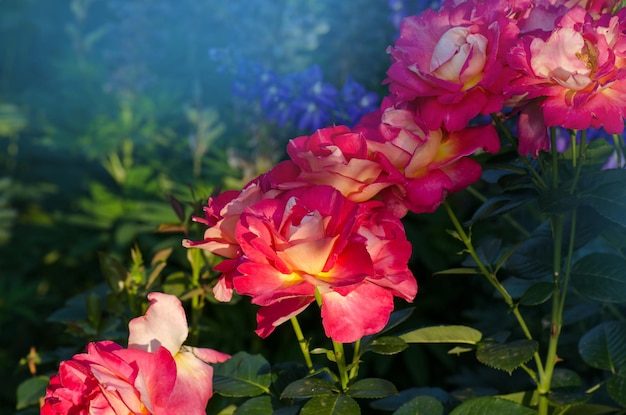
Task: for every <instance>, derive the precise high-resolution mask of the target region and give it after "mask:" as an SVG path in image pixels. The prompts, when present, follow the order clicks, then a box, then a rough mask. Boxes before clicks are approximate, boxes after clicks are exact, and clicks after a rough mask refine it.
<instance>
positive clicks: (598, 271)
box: [571, 214, 626, 303]
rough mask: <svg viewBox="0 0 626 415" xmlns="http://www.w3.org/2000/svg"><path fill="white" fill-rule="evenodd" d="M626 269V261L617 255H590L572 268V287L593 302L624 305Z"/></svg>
mask: <svg viewBox="0 0 626 415" xmlns="http://www.w3.org/2000/svg"><path fill="white" fill-rule="evenodd" d="M625 216H626V214H625ZM624 269H626V260H624V259H623V258H621V257H619V256H617V255H612V254H607V253H594V254H589V255H587V256H584V257H582V258H580V259H579V260H578V261H576V263H575V264H574V266H573V267H572V274H571V279H572V285H573V286H574V287H575V288H576V289H577V290H578V291H579V292H580V293H581V294H582V295H584V296H585V297H587V298H590V299H592V300H595V301H600V302H607V303H623V302H626V273H624Z"/></svg>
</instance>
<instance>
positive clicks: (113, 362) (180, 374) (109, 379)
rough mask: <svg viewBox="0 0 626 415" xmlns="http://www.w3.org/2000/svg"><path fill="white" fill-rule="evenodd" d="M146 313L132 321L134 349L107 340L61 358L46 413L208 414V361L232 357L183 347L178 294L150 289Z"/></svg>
mask: <svg viewBox="0 0 626 415" xmlns="http://www.w3.org/2000/svg"><path fill="white" fill-rule="evenodd" d="M148 299H150V306H149V307H148V310H147V311H146V314H145V315H144V316H142V317H138V318H136V319H133V320H132V321H131V322H130V323H129V331H130V335H129V338H128V348H127V349H124V348H123V347H122V346H120V345H118V344H116V343H113V342H110V341H102V342H97V343H91V344H89V345H88V346H87V353H86V354H78V355H75V356H74V357H73V359H72V360H69V361H66V362H61V365H60V367H59V373H58V374H57V375H54V376H53V377H52V378H51V379H50V385H49V386H48V389H47V392H46V397H45V401H44V405H43V407H42V409H41V413H42V414H44V415H61V414H63V415H65V414H70V413H71V414H77V415H79V414H84V415H88V414H94V413H98V414H110V415H121V414H131V413H132V414H153V415H159V414H163V415H167V414H173V413H184V414H190V415H194V414H196V415H204V414H205V413H206V412H205V408H206V405H207V402H208V401H209V398H210V397H211V395H212V393H213V368H212V367H211V366H210V365H209V364H208V363H217V362H223V361H225V360H227V359H228V358H229V357H230V356H229V355H226V354H224V353H221V352H217V351H215V350H212V349H201V348H195V347H189V346H183V342H184V341H185V339H186V338H187V334H188V328H187V319H186V317H185V312H184V310H183V308H182V305H181V303H180V301H179V300H178V298H176V297H175V296H172V295H167V294H163V293H156V292H154V293H150V294H149V295H148Z"/></svg>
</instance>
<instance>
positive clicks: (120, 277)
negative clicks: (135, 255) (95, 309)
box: [98, 252, 128, 293]
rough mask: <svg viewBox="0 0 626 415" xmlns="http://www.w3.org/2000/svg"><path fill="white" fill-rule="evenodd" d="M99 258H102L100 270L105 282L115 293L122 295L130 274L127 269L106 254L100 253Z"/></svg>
mask: <svg viewBox="0 0 626 415" xmlns="http://www.w3.org/2000/svg"><path fill="white" fill-rule="evenodd" d="M98 257H99V258H100V269H101V270H102V274H103V275H104V280H105V281H106V282H107V284H108V285H109V287H110V288H111V290H113V292H114V293H121V292H122V291H123V290H124V283H125V282H126V276H127V274H128V272H127V271H126V268H125V267H124V266H123V265H122V264H120V263H119V261H117V260H116V259H115V258H113V257H112V256H109V255H107V254H105V253H102V252H99V253H98Z"/></svg>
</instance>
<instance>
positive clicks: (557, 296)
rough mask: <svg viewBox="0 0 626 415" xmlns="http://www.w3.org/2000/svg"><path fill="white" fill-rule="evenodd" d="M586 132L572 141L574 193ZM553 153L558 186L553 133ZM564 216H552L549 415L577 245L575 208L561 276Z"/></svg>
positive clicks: (544, 386)
mask: <svg viewBox="0 0 626 415" xmlns="http://www.w3.org/2000/svg"><path fill="white" fill-rule="evenodd" d="M572 137H573V139H572V143H574V142H575V135H573V136H572ZM585 138H586V137H585V135H584V134H581V142H580V146H579V147H578V148H576V147H575V146H574V144H572V166H573V167H574V168H575V169H576V172H575V176H574V180H573V183H572V185H571V187H570V194H573V193H574V191H575V189H576V183H577V181H578V178H579V176H580V171H581V168H582V164H583V163H582V158H583V157H584V151H585V147H586V145H585ZM551 140H552V142H551V144H552V148H551V153H552V188H553V189H557V188H558V185H559V175H558V164H557V163H558V152H557V149H556V139H555V135H554V134H551ZM564 222H565V218H564V215H555V216H552V217H551V218H550V224H551V226H552V237H553V241H554V258H553V282H554V292H553V295H552V316H551V326H550V327H551V328H550V341H549V343H548V353H547V355H546V361H545V372H544V374H543V376H541V377H540V383H539V386H538V387H537V392H538V393H539V414H540V415H547V414H548V398H547V394H548V392H550V388H551V384H552V375H553V374H554V368H555V366H556V364H557V362H558V360H559V359H558V356H557V347H558V342H559V336H560V334H561V329H562V327H563V310H564V308H565V297H566V295H567V287H568V284H569V279H570V273H571V267H572V257H573V254H574V247H575V246H574V245H575V241H576V237H575V236H576V222H577V211H576V209H574V210H573V211H572V217H571V223H570V234H569V242H568V247H567V256H566V257H565V260H566V261H565V273H564V275H561V270H562V264H563V258H562V249H563V232H564Z"/></svg>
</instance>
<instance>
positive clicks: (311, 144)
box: [279, 126, 391, 202]
mask: <svg viewBox="0 0 626 415" xmlns="http://www.w3.org/2000/svg"><path fill="white" fill-rule="evenodd" d="M287 153H288V154H289V156H290V157H291V160H292V161H293V162H294V163H295V164H296V165H297V166H298V167H299V168H300V170H301V172H300V174H299V175H298V176H297V177H296V178H295V179H294V180H292V181H291V182H285V183H282V184H280V185H279V187H280V188H282V189H293V188H296V187H302V186H311V185H328V186H332V187H334V188H335V189H337V190H339V191H340V192H341V193H342V194H343V195H344V196H345V197H347V198H348V199H350V200H352V201H355V202H364V201H366V200H369V199H371V198H373V197H374V196H375V195H376V194H377V193H378V192H380V191H381V190H382V189H384V188H385V187H387V186H389V185H390V184H391V183H390V182H389V180H388V177H386V176H387V174H386V172H385V171H384V170H383V168H382V166H381V165H380V163H379V162H378V161H376V160H371V159H369V158H368V149H367V142H366V141H365V138H364V137H363V136H362V135H361V134H359V133H354V132H352V131H350V129H349V128H348V127H345V126H335V127H328V128H323V129H321V130H318V131H316V132H315V133H314V134H312V135H311V136H302V137H298V138H294V139H293V140H291V141H290V142H289V144H288V145H287Z"/></svg>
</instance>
